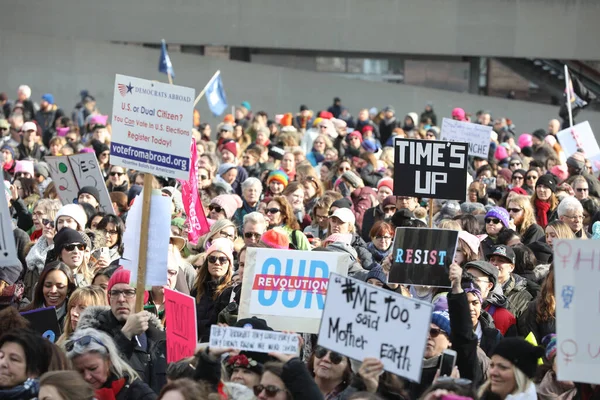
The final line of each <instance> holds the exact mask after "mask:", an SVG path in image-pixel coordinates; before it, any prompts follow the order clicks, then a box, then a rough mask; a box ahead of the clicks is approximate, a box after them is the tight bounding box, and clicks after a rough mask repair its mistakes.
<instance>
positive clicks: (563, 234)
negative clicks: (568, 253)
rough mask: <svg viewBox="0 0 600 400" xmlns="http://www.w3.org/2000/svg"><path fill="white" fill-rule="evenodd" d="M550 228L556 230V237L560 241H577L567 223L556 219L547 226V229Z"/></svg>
mask: <svg viewBox="0 0 600 400" xmlns="http://www.w3.org/2000/svg"><path fill="white" fill-rule="evenodd" d="M548 228H552V229H554V232H556V237H557V238H559V239H575V234H574V233H573V231H572V230H571V228H570V227H569V225H567V223H566V222H563V221H561V220H558V219H556V220H554V221H552V222H550V223H549V224H548V226H546V229H548ZM544 232H545V230H544Z"/></svg>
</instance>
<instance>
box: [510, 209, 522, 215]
mask: <svg viewBox="0 0 600 400" xmlns="http://www.w3.org/2000/svg"><path fill="white" fill-rule="evenodd" d="M521 210H522V208H507V209H506V211H508V212H509V213H515V214H516V213H518V212H521Z"/></svg>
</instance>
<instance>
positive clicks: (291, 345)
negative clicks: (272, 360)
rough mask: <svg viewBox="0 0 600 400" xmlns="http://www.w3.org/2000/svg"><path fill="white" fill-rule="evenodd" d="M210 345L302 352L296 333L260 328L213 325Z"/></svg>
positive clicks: (247, 349) (287, 352)
mask: <svg viewBox="0 0 600 400" xmlns="http://www.w3.org/2000/svg"><path fill="white" fill-rule="evenodd" d="M209 346H210V347H221V348H229V347H231V348H234V349H236V350H245V351H254V352H257V353H270V352H272V351H273V352H277V353H283V354H300V342H299V340H298V335H297V334H295V333H283V332H275V331H263V330H260V329H246V328H234V327H231V326H224V327H222V326H218V325H212V326H211V327H210V343H209Z"/></svg>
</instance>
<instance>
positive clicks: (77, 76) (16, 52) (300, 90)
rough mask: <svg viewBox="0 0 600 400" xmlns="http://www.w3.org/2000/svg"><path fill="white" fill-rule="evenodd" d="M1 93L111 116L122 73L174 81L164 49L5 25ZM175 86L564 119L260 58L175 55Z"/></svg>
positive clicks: (545, 110)
mask: <svg viewBox="0 0 600 400" xmlns="http://www.w3.org/2000/svg"><path fill="white" fill-rule="evenodd" d="M0 54H1V55H2V56H1V57H0V91H6V92H8V93H9V94H10V95H11V97H12V98H14V97H15V94H16V90H17V87H18V86H19V85H20V84H23V83H27V84H29V85H30V86H31V87H32V89H33V97H34V98H35V99H39V97H40V96H41V94H43V93H45V92H51V93H53V94H54V95H55V98H56V99H57V103H58V104H60V105H62V106H64V107H65V108H66V109H68V110H69V111H70V110H71V108H72V107H73V105H74V104H75V102H76V101H77V100H78V93H79V91H80V90H81V89H88V90H89V91H90V93H92V94H94V96H96V98H97V100H98V105H99V107H100V109H101V111H103V112H104V113H110V111H111V110H112V96H113V92H112V90H113V87H114V86H113V85H114V76H115V74H116V73H120V74H125V75H131V76H137V77H140V78H145V79H155V80H161V81H163V82H164V81H166V76H165V75H162V74H159V73H158V71H157V69H158V58H159V50H153V49H148V48H143V47H136V46H123V45H115V44H108V43H95V42H87V41H83V40H64V39H56V38H50V37H47V36H37V35H23V34H15V33H11V32H6V31H1V30H0ZM171 60H172V62H173V65H174V67H175V73H176V79H175V83H176V84H179V85H183V86H190V87H195V88H196V93H198V92H199V91H200V90H201V89H202V87H203V86H204V85H205V83H206V82H207V81H208V79H210V77H211V76H212V74H213V73H214V72H215V71H216V70H218V69H220V70H221V71H222V77H223V82H224V86H225V91H226V93H227V98H228V101H229V104H240V103H241V102H242V101H244V100H248V101H250V102H251V104H252V109H253V110H266V111H267V112H268V113H269V114H270V115H273V114H275V113H283V112H290V111H292V112H296V111H297V110H298V107H299V105H300V104H307V105H308V106H309V107H311V108H313V109H316V110H318V109H322V108H325V107H327V106H328V105H329V104H331V101H332V99H333V97H334V96H340V97H341V98H342V100H343V103H344V104H345V105H346V106H347V107H349V108H350V110H351V112H352V113H354V114H356V113H357V111H358V109H359V108H361V107H373V106H375V107H378V108H381V107H383V106H385V105H386V104H392V105H394V106H395V108H396V110H397V111H398V113H399V114H405V113H407V112H409V111H416V112H420V111H421V110H422V109H423V107H424V105H425V103H426V102H427V101H433V102H434V104H435V109H436V111H437V113H438V116H439V117H442V116H449V115H450V111H451V109H452V108H453V107H457V106H460V107H463V108H465V109H466V110H467V111H469V112H472V113H475V112H476V111H477V110H480V109H489V110H492V111H493V112H494V113H495V114H496V115H498V116H508V117H510V118H511V119H512V120H513V121H514V123H515V124H516V125H517V127H518V130H519V133H520V132H526V131H532V130H533V129H536V128H540V127H542V128H545V127H546V126H547V122H548V120H549V119H550V118H554V117H555V116H556V113H557V110H558V107H553V106H546V105H541V104H534V103H525V102H520V101H514V100H505V99H499V98H492V97H482V96H476V95H469V94H461V93H453V92H447V91H441V90H435V89H426V88H420V87H414V86H409V85H394V84H385V83H371V82H365V81H358V80H351V79H347V78H344V77H339V76H335V75H330V74H324V73H315V72H307V71H299V70H294V69H285V68H281V67H272V66H266V65H258V64H252V63H241V62H234V61H229V60H220V59H217V58H212V57H202V56H195V55H190V54H181V53H173V54H171ZM198 110H199V111H200V113H201V115H202V118H203V120H204V121H206V122H211V123H214V122H215V121H216V119H215V118H213V117H212V116H211V115H210V112H209V111H208V108H207V106H206V101H205V100H202V101H201V102H200V103H199V106H198ZM584 119H588V120H589V121H590V123H591V124H592V128H596V131H597V132H600V113H596V112H587V113H585V112H584V113H582V114H581V116H580V117H579V118H578V120H580V121H583V120H584Z"/></svg>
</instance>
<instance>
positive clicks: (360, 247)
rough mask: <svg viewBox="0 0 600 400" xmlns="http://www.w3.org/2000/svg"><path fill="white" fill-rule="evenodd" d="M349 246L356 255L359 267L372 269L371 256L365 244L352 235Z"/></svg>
mask: <svg viewBox="0 0 600 400" xmlns="http://www.w3.org/2000/svg"><path fill="white" fill-rule="evenodd" d="M350 246H352V248H354V250H355V251H356V255H357V256H358V260H359V261H360V265H362V267H363V268H364V269H371V268H373V254H371V252H370V251H369V249H368V248H367V243H365V241H364V240H362V238H361V237H360V236H358V235H357V234H356V233H353V234H352V240H351V241H350Z"/></svg>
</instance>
